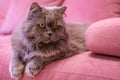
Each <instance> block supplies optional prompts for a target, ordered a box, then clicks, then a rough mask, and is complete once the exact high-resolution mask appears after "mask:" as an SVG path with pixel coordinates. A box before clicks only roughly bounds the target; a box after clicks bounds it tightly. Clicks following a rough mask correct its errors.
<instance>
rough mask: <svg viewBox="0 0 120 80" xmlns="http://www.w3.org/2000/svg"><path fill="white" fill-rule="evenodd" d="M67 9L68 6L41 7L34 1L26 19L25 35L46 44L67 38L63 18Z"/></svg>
mask: <svg viewBox="0 0 120 80" xmlns="http://www.w3.org/2000/svg"><path fill="white" fill-rule="evenodd" d="M65 9H66V7H52V8H48V7H40V6H39V5H38V4H37V3H36V2H34V3H33V4H32V5H31V7H30V10H29V12H28V16H27V19H26V20H27V21H26V22H27V24H26V27H24V30H25V35H27V37H29V38H34V39H35V40H36V42H42V43H45V44H48V43H50V42H56V41H59V40H64V39H66V38H67V36H68V35H67V32H66V29H65V23H64V20H63V14H64V11H65Z"/></svg>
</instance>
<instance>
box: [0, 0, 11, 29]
mask: <svg viewBox="0 0 120 80" xmlns="http://www.w3.org/2000/svg"><path fill="white" fill-rule="evenodd" d="M9 5H10V0H0V27H1V26H2V24H3V22H4V19H5V16H6V13H7V10H8V7H9Z"/></svg>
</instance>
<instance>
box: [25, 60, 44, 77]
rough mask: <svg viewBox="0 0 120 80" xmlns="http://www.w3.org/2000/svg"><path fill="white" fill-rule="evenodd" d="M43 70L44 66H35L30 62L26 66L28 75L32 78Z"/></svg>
mask: <svg viewBox="0 0 120 80" xmlns="http://www.w3.org/2000/svg"><path fill="white" fill-rule="evenodd" d="M41 69H42V65H35V64H34V63H32V62H30V63H28V64H27V66H26V70H25V71H26V74H27V75H28V76H30V77H34V76H35V75H37V74H38V73H39V72H40V71H41Z"/></svg>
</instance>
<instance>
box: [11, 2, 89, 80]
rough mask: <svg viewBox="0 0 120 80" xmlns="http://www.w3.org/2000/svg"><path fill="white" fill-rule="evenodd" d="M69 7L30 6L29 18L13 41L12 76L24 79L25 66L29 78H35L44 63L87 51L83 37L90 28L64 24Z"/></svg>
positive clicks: (15, 34)
mask: <svg viewBox="0 0 120 80" xmlns="http://www.w3.org/2000/svg"><path fill="white" fill-rule="evenodd" d="M65 9H66V7H62V8H56V9H47V8H41V7H40V6H39V5H38V4H37V3H33V4H32V5H31V8H30V11H29V13H28V16H27V18H26V19H25V21H24V22H23V23H22V25H21V26H20V27H19V28H18V29H16V31H15V32H14V34H13V36H12V39H11V46H12V47H11V49H12V57H11V63H10V73H11V76H12V77H13V78H15V79H19V78H21V77H22V74H23V71H24V68H25V64H26V68H25V70H26V73H27V75H28V76H35V75H36V74H37V73H38V72H39V71H40V70H41V68H42V67H43V66H44V64H46V63H49V62H51V61H53V60H56V59H59V58H65V57H69V56H72V55H75V54H77V53H80V52H83V51H85V50H86V47H85V43H84V35H85V31H86V29H87V26H83V25H73V24H65V22H64V20H63V14H64V11H65Z"/></svg>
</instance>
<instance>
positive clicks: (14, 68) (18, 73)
mask: <svg viewBox="0 0 120 80" xmlns="http://www.w3.org/2000/svg"><path fill="white" fill-rule="evenodd" d="M23 71H24V64H22V63H21V62H18V63H15V64H12V63H10V75H11V77H12V78H14V79H15V80H19V79H20V78H21V77H22V75H23Z"/></svg>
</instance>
